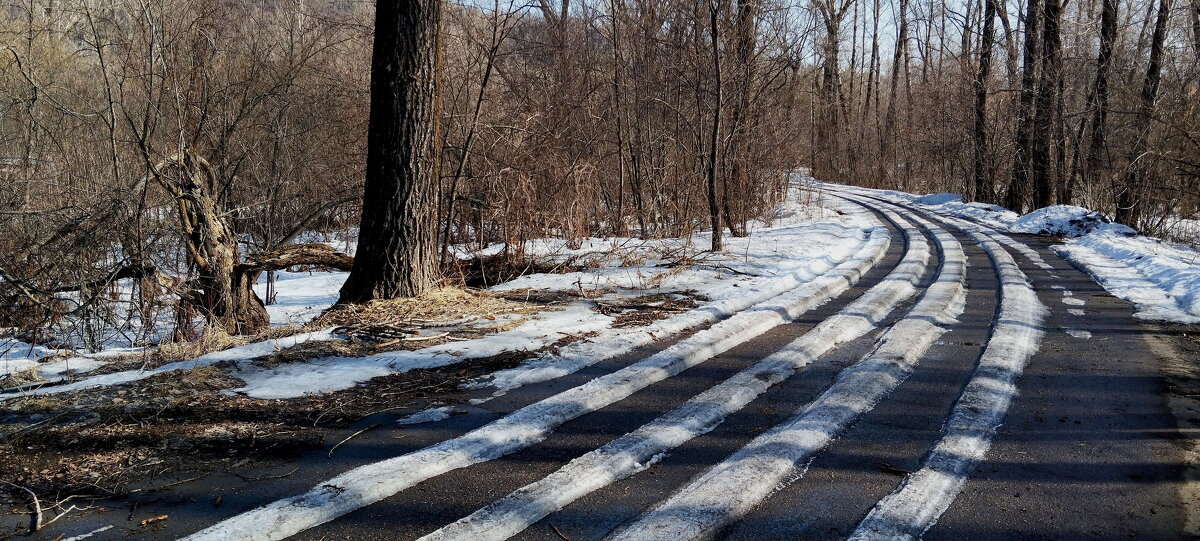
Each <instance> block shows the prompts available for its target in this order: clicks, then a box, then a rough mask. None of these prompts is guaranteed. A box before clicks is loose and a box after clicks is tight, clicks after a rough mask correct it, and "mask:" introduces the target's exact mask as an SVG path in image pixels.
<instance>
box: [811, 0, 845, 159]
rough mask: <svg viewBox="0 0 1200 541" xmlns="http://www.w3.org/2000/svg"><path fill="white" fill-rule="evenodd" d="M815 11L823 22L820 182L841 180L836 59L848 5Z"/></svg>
mask: <svg viewBox="0 0 1200 541" xmlns="http://www.w3.org/2000/svg"><path fill="white" fill-rule="evenodd" d="M817 8H818V11H820V13H821V18H822V20H823V21H824V23H825V45H824V54H823V56H824V58H823V59H822V62H821V88H820V103H821V106H820V108H819V111H818V113H819V116H820V121H819V124H818V125H817V128H818V134H817V138H818V145H819V150H818V151H819V152H820V153H822V154H823V158H824V160H823V162H824V163H825V164H826V166H825V169H826V170H825V171H824V172H822V173H821V174H819V175H817V176H818V177H823V180H834V181H844V180H845V179H844V178H842V175H841V173H842V168H841V162H840V161H839V157H840V156H841V155H842V152H841V145H840V144H839V142H840V138H841V130H840V126H841V117H842V115H841V111H842V110H843V109H844V108H843V107H842V105H841V104H842V96H841V94H842V79H841V66H840V65H839V61H838V58H839V56H840V50H841V29H842V20H843V19H845V17H846V13H847V11H849V8H850V4H849V3H846V4H842V5H838V4H837V2H835V0H821V1H819V2H817Z"/></svg>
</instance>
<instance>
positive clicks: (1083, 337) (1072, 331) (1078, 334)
mask: <svg viewBox="0 0 1200 541" xmlns="http://www.w3.org/2000/svg"><path fill="white" fill-rule="evenodd" d="M1063 332H1065V333H1067V334H1069V335H1071V336H1072V337H1074V338H1079V339H1080V340H1087V339H1089V338H1091V337H1092V333H1090V332H1087V331H1080V330H1076V329H1067V330H1065V331H1063Z"/></svg>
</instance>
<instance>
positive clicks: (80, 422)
mask: <svg viewBox="0 0 1200 541" xmlns="http://www.w3.org/2000/svg"><path fill="white" fill-rule="evenodd" d="M538 354H539V352H526V351H516V352H509V353H505V354H502V355H497V356H493V357H486V358H476V359H467V360H465V361H463V362H461V363H458V364H455V365H452V366H445V367H440V368H433V369H419V370H412V371H410V372H406V373H402V374H393V375H388V376H382V377H377V378H374V379H371V380H369V381H366V382H364V383H362V384H360V385H358V386H356V387H354V388H351V389H346V390H344V391H338V392H333V393H328V394H323V395H308V396H305V397H302V398H297V399H292V400H265V399H256V398H250V397H246V396H240V395H236V394H228V393H222V392H221V391H223V390H226V389H233V388H237V387H240V386H242V385H244V382H242V381H241V380H239V379H237V378H236V377H233V376H230V375H229V374H227V373H226V372H225V371H224V370H223V369H222V368H223V366H221V365H220V364H219V365H215V366H208V367H203V368H197V369H193V370H181V371H175V372H171V373H170V374H160V375H157V376H153V377H150V378H147V379H144V380H140V381H136V382H131V383H128V384H123V385H118V386H113V387H106V388H97V389H86V390H80V391H76V392H71V393H63V394H57V395H43V396H33V397H27V398H18V399H13V400H10V401H8V402H6V403H5V411H4V412H3V413H0V479H4V480H8V481H11V482H12V483H15V484H16V485H19V486H20V487H22V488H21V489H18V488H16V487H13V486H11V485H3V486H0V495H4V496H7V498H8V501H9V502H10V503H12V504H14V505H24V504H25V503H26V502H27V500H28V499H29V498H28V493H26V492H25V491H24V489H29V490H32V491H34V492H35V493H37V494H39V497H41V498H42V499H44V500H48V501H54V500H55V499H56V498H57V499H61V498H65V497H67V496H70V495H84V496H87V497H94V498H102V497H107V498H111V497H114V496H122V495H124V494H125V493H126V491H127V490H128V487H130V486H131V485H135V484H137V485H145V484H155V482H156V480H158V479H159V478H165V479H176V478H179V477H190V476H195V475H204V474H206V472H212V471H222V470H229V471H233V472H234V473H236V471H237V469H238V468H239V467H241V466H245V465H247V464H252V463H253V461H254V460H255V459H274V458H281V459H287V458H289V457H293V456H297V455H298V454H300V453H302V452H304V451H309V450H311V449H314V448H316V447H319V446H321V445H322V444H323V443H324V442H325V441H326V440H327V439H328V437H329V436H330V434H331V433H332V432H333V431H335V430H337V429H339V428H342V427H346V426H349V425H351V424H353V423H355V422H357V421H359V420H361V419H363V418H364V417H367V416H369V415H372V414H376V413H382V412H392V411H394V412H400V413H404V412H406V410H411V409H413V408H414V407H415V406H416V405H417V404H418V402H421V401H427V400H438V401H443V402H454V401H456V400H461V399H462V398H463V397H462V396H461V393H462V392H463V391H460V385H461V384H462V383H463V382H464V381H467V380H470V379H473V378H477V377H479V376H482V375H484V374H488V373H491V372H494V371H496V370H501V369H505V368H512V367H515V366H517V365H518V364H520V363H521V362H523V361H525V360H527V359H530V358H533V357H536V356H537V355H538Z"/></svg>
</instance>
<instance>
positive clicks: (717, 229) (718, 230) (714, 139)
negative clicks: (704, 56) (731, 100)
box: [706, 0, 725, 252]
mask: <svg viewBox="0 0 1200 541" xmlns="http://www.w3.org/2000/svg"><path fill="white" fill-rule="evenodd" d="M720 2H721V0H712V2H711V3H710V4H709V10H708V12H709V18H708V19H709V25H710V26H709V33H710V34H711V36H712V61H713V76H714V77H713V78H714V81H713V84H714V85H715V86H716V100H715V101H716V103H714V104H713V118H712V134H711V135H712V136H711V137H710V139H709V147H708V171H707V175H706V176H707V180H708V215H709V220H710V221H711V222H712V246H711V248H712V251H714V252H717V251H720V250H721V249H722V248H724V246H725V243H724V239H723V238H722V234H723V233H724V231H723V230H722V227H721V207H720V206H719V204H718V202H717V158H718V157H719V155H718V149H719V148H720V137H721V107H722V103H721V102H722V98H723V97H724V93H723V89H722V88H721V47H720V35H719V34H718V27H717V24H718V23H719V21H718V20H717V15H718V14H719V13H720V9H721V6H720Z"/></svg>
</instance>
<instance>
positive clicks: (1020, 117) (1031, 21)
mask: <svg viewBox="0 0 1200 541" xmlns="http://www.w3.org/2000/svg"><path fill="white" fill-rule="evenodd" d="M1041 12H1042V8H1041V3H1040V2H1039V0H1029V3H1028V4H1027V5H1026V9H1025V52H1024V60H1023V62H1022V64H1023V66H1022V68H1021V95H1020V99H1019V102H1018V105H1017V134H1016V145H1015V146H1016V148H1015V149H1014V154H1013V168H1012V181H1011V182H1009V184H1008V190H1007V191H1006V192H1005V194H1004V206H1006V207H1008V208H1009V209H1012V210H1014V211H1017V212H1021V211H1023V210H1024V209H1025V201H1026V200H1027V199H1028V195H1029V186H1030V178H1029V177H1030V173H1029V162H1030V154H1031V151H1032V144H1031V143H1032V141H1033V130H1034V127H1033V116H1034V109H1033V108H1034V94H1035V86H1036V82H1037V76H1038V59H1039V56H1040V55H1039V54H1038V43H1039V39H1038V30H1039V29H1040V28H1041V24H1040V22H1039V21H1040V19H1041Z"/></svg>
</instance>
